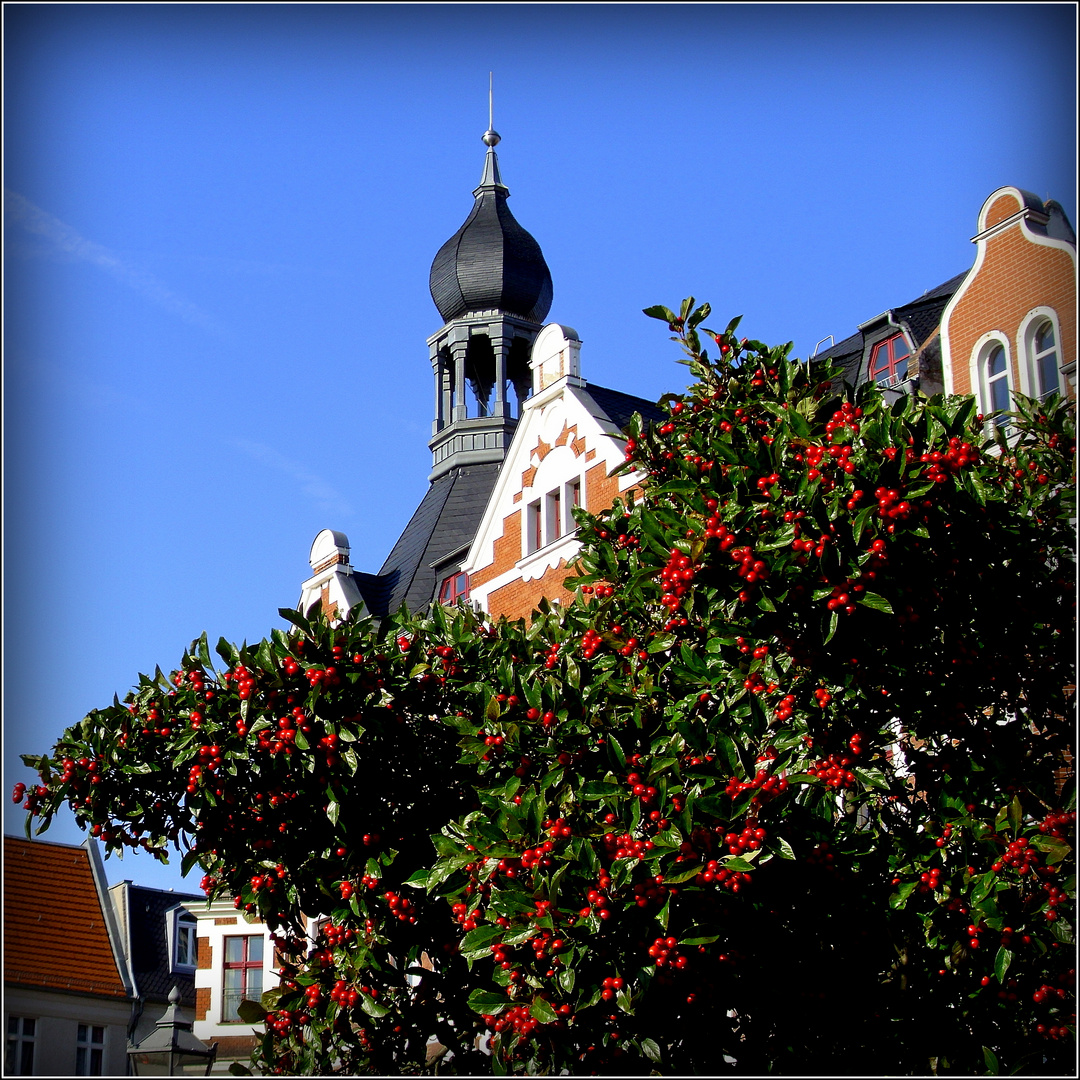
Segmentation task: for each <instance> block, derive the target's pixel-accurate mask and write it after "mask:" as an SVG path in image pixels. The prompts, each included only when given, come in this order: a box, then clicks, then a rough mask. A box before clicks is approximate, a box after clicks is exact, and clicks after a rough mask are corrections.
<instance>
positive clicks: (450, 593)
mask: <svg viewBox="0 0 1080 1080" xmlns="http://www.w3.org/2000/svg"><path fill="white" fill-rule="evenodd" d="M468 598H469V575H468V574H466V573H465V571H464V570H456V571H455V572H454V573H452V574H451V575H450V576H449V577H448V578H445V579H444V580H443V583H442V585H441V586H440V587H439V603H440V604H456V603H457V602H458V601H459V600H468Z"/></svg>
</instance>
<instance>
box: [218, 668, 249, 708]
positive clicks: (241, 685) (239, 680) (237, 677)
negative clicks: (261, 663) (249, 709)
mask: <svg viewBox="0 0 1080 1080" xmlns="http://www.w3.org/2000/svg"><path fill="white" fill-rule="evenodd" d="M225 681H226V682H235V683H236V696H237V697H238V698H239V699H240V700H241V701H247V699H248V698H250V697H251V695H252V692H253V691H254V689H255V677H254V676H253V675H252V673H251V672H250V671H249V670H248V669H247V668H246V667H244V665H243V664H237V665H236V667H234V668H233V669H232V670H231V671H226V672H225Z"/></svg>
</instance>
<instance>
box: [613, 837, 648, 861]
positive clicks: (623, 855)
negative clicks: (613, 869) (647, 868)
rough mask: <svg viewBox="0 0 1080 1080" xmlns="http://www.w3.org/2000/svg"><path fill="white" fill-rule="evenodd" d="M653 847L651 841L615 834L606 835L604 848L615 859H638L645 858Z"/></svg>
mask: <svg viewBox="0 0 1080 1080" xmlns="http://www.w3.org/2000/svg"><path fill="white" fill-rule="evenodd" d="M652 846H653V842H652V841H651V840H635V839H634V838H633V837H632V836H631V835H630V834H629V833H623V834H622V836H616V835H615V834H614V833H604V847H605V848H606V849H607V852H608V854H609V855H610V856H611V857H612V858H614V859H637V860H638V861H641V860H642V859H644V858H645V853H646V852H647V851H649V850H650V849H651V848H652Z"/></svg>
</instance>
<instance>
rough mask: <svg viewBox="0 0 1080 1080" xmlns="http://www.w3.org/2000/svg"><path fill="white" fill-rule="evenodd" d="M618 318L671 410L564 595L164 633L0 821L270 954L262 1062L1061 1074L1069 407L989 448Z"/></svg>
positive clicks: (969, 426) (668, 314)
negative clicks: (260, 921) (166, 658)
mask: <svg viewBox="0 0 1080 1080" xmlns="http://www.w3.org/2000/svg"><path fill="white" fill-rule="evenodd" d="M646 314H649V315H651V316H654V317H656V318H659V319H661V320H662V321H664V322H667V323H668V324H669V326H670V328H671V329H672V330H673V331H674V332H675V334H676V340H678V341H679V342H680V343H681V344H682V345H683V347H684V349H685V350H686V352H687V354H688V361H687V362H688V363H689V365H690V368H691V370H692V372H693V375H694V377H695V378H696V380H697V381H696V382H695V384H694V385H693V386H692V387H691V388H690V389H689V390H688V391H687V393H686V394H684V395H669V397H668V398H666V399H665V401H666V404H667V407H668V411H669V416H670V418H669V420H668V421H667V422H666V423H664V424H662V425H657V426H655V427H653V428H650V429H648V430H644V429H642V427H641V425H640V424H638V425H636V426H635V425H632V426H631V428H630V430H629V431H628V433H627V434H628V443H627V463H626V468H627V469H635V470H639V471H641V472H642V473H644V474H645V481H644V495H643V497H642V498H641V499H640V500H639V501H636V502H627V503H625V504H623V503H618V504H616V505H615V506H614V507H613V508H612V509H611V510H610V512H608V513H605V514H603V515H601V516H599V517H590V516H589V515H587V514H585V513H584V512H580V511H579V512H578V526H579V532H578V535H579V538H580V540H581V541H582V552H581V555H580V557H579V559H578V560H577V563H576V564H575V565H574V566H573V567H572V568H571V570H572V578H571V580H572V582H573V586H574V588H575V590H576V594H577V599H576V600H575V602H574V603H572V604H569V605H567V606H566V607H564V608H551V607H548V606H547V605H546V603H545V604H541V607H540V610H539V611H538V612H537V613H536V614H535V616H534V618H533V619H532V621H531V623H530V624H529V625H528V626H526V625H524V624H522V623H517V624H509V623H507V622H505V621H502V622H499V623H497V624H495V625H492V624H490V623H488V622H486V621H485V620H484V619H483V618H481V617H480V616H478V615H476V614H475V613H474V612H472V611H470V610H468V609H465V608H460V609H450V610H447V609H441V608H439V609H436V610H435V611H434V612H433V613H432V614H431V616H430V617H428V618H413V617H410V616H408V615H407V614H406V613H402V614H401V615H399V616H398V617H397V618H396V619H395V620H394V621H393V622H392V623H391V622H388V623H387V624H385V625H383V626H382V627H381V628H376V627H375V626H373V625H372V624H371V623H370V622H368V621H366V620H364V619H363V618H361V617H360V615H359V614H358V613H354V615H353V616H352V617H351V618H350V619H349V620H347V621H345V622H342V623H340V624H338V625H331V624H329V623H327V622H326V621H325V620H322V619H319V620H314V621H311V622H308V621H306V620H304V619H303V618H301V617H300V616H299V615H297V614H296V613H290V612H285V613H283V614H285V615H286V616H287V617H288V618H289V619H290V621H291V622H292V624H293V629H292V630H291V631H290V632H289V633H288V634H283V633H281V632H279V631H275V632H274V633H273V635H272V636H271V638H270V639H269V640H267V641H264V642H262V643H260V644H259V645H258V646H257V647H255V648H243V649H235V648H234V647H232V646H229V645H228V644H227V643H222V645H221V646H220V648H219V651H220V653H221V655H222V657H223V659H224V661H225V665H226V670H224V671H221V672H218V671H215V670H214V668H213V666H212V664H211V658H210V656H209V650H208V648H207V646H206V642H205V640H203V641H200V642H196V643H194V644H193V646H192V647H191V649H190V650H189V651H188V653H187V655H186V656H185V658H184V660H183V662H182V664H181V666H180V669H179V670H178V672H177V673H175V674H174V675H173V676H172V677H171V678H170V679H168V680H166V679H165V678H164V677H163V676H162V675H161V674H160V672H159V673H157V674H156V675H155V676H154V677H153V678H150V677H145V676H144V677H141V679H140V684H139V686H138V688H137V689H136V690H134V691H133V692H132V693H131V694H130V695H128V698H127V699H126V700H125V702H123V703H119V702H117V703H115V704H114V705H113V706H111V707H110V708H107V709H104V710H101V711H99V712H94V713H92V714H90V716H88V717H87V718H86V719H85V720H83V721H82V723H81V724H79V725H76V726H75V727H74V728H72V729H71V730H70V731H68V732H67V733H65V735H64V737H63V738H62V739H61V741H60V742H59V743H58V744H57V747H56V748H55V749H54V751H53V753H52V754H50V755H47V756H45V757H43V758H41V759H28V763H29V764H32V765H33V766H34V767H36V768H38V769H39V770H40V771H41V785H40V786H39V787H38V788H36V789H32V790H31V792H30V795H29V797H28V803H29V807H28V808H29V809H31V810H32V812H33V813H34V814H37V815H40V816H41V817H42V819H43V821H42V825H43V826H44V825H47V823H48V820H49V817H50V816H51V814H52V813H53V812H54V811H55V809H56V807H57V806H58V805H59V804H60V803H61V802H64V801H67V802H68V803H69V804H70V805H71V806H72V808H73V809H74V810H75V813H76V815H77V816H78V818H79V820H80V821H81V822H83V823H84V824H86V825H87V826H88V827H90V828H91V829H92V830H93V831H94V832H95V834H96V835H100V836H101V838H102V839H103V841H104V842H105V844H106V847H107V848H109V849H111V850H115V849H117V848H119V847H122V846H124V845H128V846H143V847H146V848H148V849H150V850H154V851H157V852H160V853H164V852H165V851H166V849H167V848H168V846H169V845H170V844H171V845H175V846H176V847H177V848H179V849H180V850H182V851H185V852H187V854H185V856H184V859H185V865H187V866H193V865H195V864H198V865H200V866H201V867H202V869H203V870H204V872H205V875H206V876H205V877H204V878H203V887H204V888H205V889H206V891H207V892H208V894H209V895H211V896H217V895H234V896H236V897H237V905H238V907H240V908H242V909H243V910H245V911H247V912H250V913H252V914H256V913H257V914H259V915H260V916H261V917H262V918H264V919H265V920H266V921H267V922H268V923H269V924H270V925H271V926H272V927H275V928H277V929H278V932H279V934H280V936H281V939H282V942H283V949H284V951H285V953H286V954H287V956H288V960H287V966H286V972H285V978H284V979H283V981H282V984H281V985H280V986H279V987H277V988H275V989H273V990H271V991H269V992H268V993H267V994H265V995H264V997H263V1002H262V1006H263V1008H264V1009H265V1010H267V1011H268V1015H267V1020H268V1026H267V1034H266V1036H265V1038H264V1040H263V1043H262V1046H261V1048H260V1050H259V1051H258V1052H257V1054H256V1063H257V1064H258V1065H259V1067H261V1068H266V1069H269V1070H271V1071H277V1072H282V1073H327V1072H333V1071H341V1072H374V1073H401V1072H410V1071H422V1070H423V1069H424V1068H425V1055H426V1049H427V1045H426V1044H427V1040H428V1037H429V1036H431V1035H437V1036H438V1038H439V1040H440V1042H441V1044H442V1045H443V1046H444V1047H447V1048H449V1051H450V1052H449V1053H446V1054H445V1055H444V1056H443V1058H442V1060H441V1061H440V1062H439V1064H438V1066H437V1067H438V1069H439V1071H443V1072H451V1071H456V1072H461V1073H468V1072H478V1071H483V1072H488V1071H494V1072H496V1073H504V1072H511V1073H514V1072H530V1073H532V1072H553V1073H559V1072H560V1071H563V1070H566V1071H569V1072H570V1073H572V1074H587V1073H602V1074H603V1073H618V1074H637V1073H641V1074H647V1073H650V1072H659V1073H675V1074H680V1073H703V1074H716V1073H718V1072H724V1071H731V1072H737V1073H746V1074H757V1073H765V1072H779V1073H800V1074H807V1073H811V1074H814V1073H816V1074H821V1075H844V1074H851V1075H856V1074H857V1075H867V1074H871V1073H878V1072H880V1071H882V1069H883V1068H886V1070H887V1071H888V1072H890V1073H898V1074H900V1073H911V1074H919V1073H925V1072H927V1071H935V1070H936V1071H937V1072H940V1073H948V1072H953V1073H961V1074H966V1073H972V1072H983V1071H990V1072H994V1071H998V1070H999V1069H1000V1070H1002V1071H1011V1070H1018V1071H1026V1072H1032V1073H1048V1072H1049V1073H1062V1074H1068V1073H1070V1072H1071V1066H1072V1061H1073V1046H1074V1032H1075V996H1074V976H1075V970H1074V960H1073V937H1072V925H1071V924H1072V920H1073V914H1072V910H1073V902H1074V894H1075V888H1074V877H1073V872H1074V871H1073V865H1074V864H1073V849H1072V836H1073V832H1074V828H1075V813H1074V812H1073V811H1072V807H1073V805H1074V803H1073V797H1074V796H1073V790H1074V785H1073V780H1072V778H1071V773H1069V770H1068V769H1066V768H1065V766H1066V765H1067V764H1068V762H1069V761H1070V760H1071V759H1070V758H1068V757H1067V753H1066V752H1067V751H1070V750H1071V747H1072V739H1071V735H1072V723H1073V718H1072V708H1073V705H1072V699H1071V697H1070V696H1069V693H1068V692H1067V690H1066V688H1068V687H1071V685H1072V683H1073V680H1074V678H1075V675H1074V671H1073V660H1074V648H1075V629H1074V627H1075V612H1074V606H1073V602H1074V594H1075V545H1074V534H1073V527H1072V524H1071V523H1072V521H1073V519H1074V512H1075V511H1074V506H1075V503H1074V485H1075V465H1074V462H1075V443H1074V426H1073V416H1072V411H1071V409H1070V408H1069V407H1067V406H1066V405H1065V404H1064V403H1063V402H1061V401H1059V400H1057V399H1053V400H1051V401H1048V402H1044V403H1042V404H1039V403H1036V402H1030V401H1026V400H1022V401H1020V403H1019V406H1018V411H1017V413H1016V414H1014V415H1012V417H1011V419H1010V421H1009V426H1008V427H1007V429H1004V430H1005V431H1006V432H1007V436H1008V437H1007V438H1006V437H1005V436H1004V435H1003V434H1002V432H1003V429H1002V428H1001V427H999V426H995V427H994V431H995V439H996V440H997V441H996V443H995V441H994V440H993V439H988V438H986V437H984V433H983V421H982V418H979V417H976V416H975V414H974V413H975V409H974V403H973V402H972V400H971V399H969V398H945V399H943V398H935V399H932V400H930V401H926V400H921V399H916V398H913V397H909V398H903V399H900V400H899V401H897V402H895V403H894V404H891V405H890V404H889V403H887V402H886V401H885V400H884V398H883V396H882V394H881V392H880V391H879V390H878V389H877V387H875V386H873V385H868V386H862V387H860V388H858V390H857V391H851V390H849V389H844V388H838V383H837V381H836V380H837V373H836V372H835V371H834V370H832V369H830V368H828V367H826V366H820V365H816V364H813V363H811V364H805V363H799V362H797V361H794V360H792V359H790V358H789V356H788V349H787V348H780V349H770V348H767V347H766V346H764V345H762V344H760V343H759V342H753V341H746V340H745V339H744V340H741V341H740V340H738V339H737V338H736V337H735V336H734V334H735V329H736V326H737V322H738V320H735V321H733V322H732V323H731V324H730V325H729V326H728V327H727V329H726V330H725V331H724V332H723V333H720V334H717V333H714V332H712V331H709V330H706V329H705V328H704V327H703V326H702V323H703V322H704V320H705V318H707V316H708V309H707V306H702V307H696V306H695V303H694V301H693V300H692V299H691V300H688V301H686V302H685V303H684V304H683V306H682V308H681V309H680V314H679V315H676V314H675V313H674V312H672V311H670V310H668V309H667V308H663V307H657V308H650V309H649V310H648V311H647V312H646ZM699 335H701V336H707V337H708V339H709V340H712V341H715V342H716V345H717V347H718V350H719V356H718V358H717V359H715V360H713V359H710V358H709V357H708V355H707V353H706V352H705V351H704V350H703V349H702V348H701V341H700V337H699ZM91 763H93V769H91V768H90V765H91ZM195 766H198V767H199V770H198V771H192V770H193V769H194V767H195ZM1067 774H1068V775H1067ZM95 777H96V778H97V779H96V780H95V779H94V778H95ZM319 914H322V915H327V916H330V918H331V921H332V926H333V927H334V928H335V929H333V930H332V931H331V932H330V933H329V936H328V935H327V934H326V933H325V932H324V934H323V936H322V937H321V939H320V940H319V941H318V942H317V943H316V948H315V950H314V951H309V949H308V944H307V943H306V942H305V941H303V931H304V925H305V923H304V920H305V917H309V916H315V915H319ZM425 954H426V955H427V957H428V958H430V960H431V961H432V962H433V968H434V970H429V969H428V968H427V967H423V966H420V965H421V961H422V959H423V957H424V955H425ZM410 975H411V976H412V977H413V980H414V981H415V980H416V978H418V979H419V982H418V985H417V986H415V987H412V986H410V985H409V980H408V979H407V976H410ZM313 988H317V989H313ZM484 1033H486V1034H490V1035H493V1036H494V1038H493V1039H492V1041H491V1044H490V1049H491V1050H492V1053H491V1054H490V1055H488V1054H486V1053H484V1052H482V1051H481V1050H478V1049H477V1048H476V1043H477V1036H478V1035H481V1034H484ZM430 1067H434V1066H430Z"/></svg>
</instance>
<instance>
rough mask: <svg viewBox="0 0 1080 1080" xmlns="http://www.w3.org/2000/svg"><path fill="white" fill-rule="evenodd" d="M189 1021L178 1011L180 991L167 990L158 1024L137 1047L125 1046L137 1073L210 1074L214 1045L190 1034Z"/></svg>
mask: <svg viewBox="0 0 1080 1080" xmlns="http://www.w3.org/2000/svg"><path fill="white" fill-rule="evenodd" d="M191 1025H192V1021H191V1020H189V1019H188V1018H187V1016H186V1015H185V1014H184V1013H183V1012H181V1010H180V991H179V990H178V989H177V988H176V987H175V986H174V987H173V988H172V990H170V991H169V1007H168V1008H167V1009H166V1010H165V1012H164V1014H163V1015H162V1017H161V1019H160V1020H158V1022H157V1027H156V1028H155V1029H154V1030H153V1031H152V1032H151V1033H150V1034H149V1035H147V1036H146V1038H145V1039H143V1041H142V1042H141V1043H139V1045H138V1046H129V1047H128V1059H129V1060H130V1062H131V1071H132V1072H133V1073H134V1074H135V1075H136V1076H209V1075H210V1070H211V1068H213V1065H214V1058H216V1057H217V1044H216V1043H215V1044H214V1045H213V1046H207V1045H206V1043H204V1042H203V1041H202V1040H201V1039H197V1038H195V1036H194V1035H193V1034H192V1033H191Z"/></svg>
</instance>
